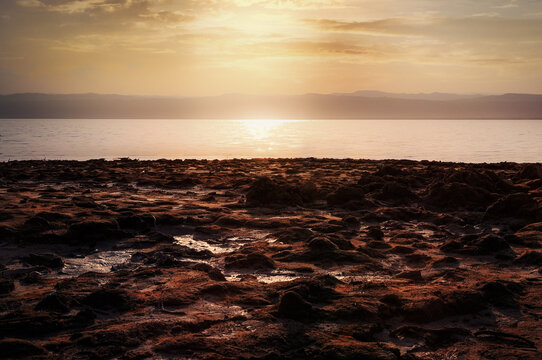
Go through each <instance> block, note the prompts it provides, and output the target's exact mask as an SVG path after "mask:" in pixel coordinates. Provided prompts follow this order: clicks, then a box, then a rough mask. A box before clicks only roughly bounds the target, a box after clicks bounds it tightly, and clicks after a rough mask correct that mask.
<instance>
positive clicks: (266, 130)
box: [240, 120, 296, 140]
mask: <svg viewBox="0 0 542 360" xmlns="http://www.w3.org/2000/svg"><path fill="white" fill-rule="evenodd" d="M240 121H241V122H242V123H243V126H244V128H245V129H246V131H247V132H248V133H249V134H250V136H251V137H252V138H253V139H254V140H267V139H272V137H273V131H274V130H275V129H277V128H278V127H280V126H281V125H282V124H284V123H285V122H291V121H296V120H240Z"/></svg>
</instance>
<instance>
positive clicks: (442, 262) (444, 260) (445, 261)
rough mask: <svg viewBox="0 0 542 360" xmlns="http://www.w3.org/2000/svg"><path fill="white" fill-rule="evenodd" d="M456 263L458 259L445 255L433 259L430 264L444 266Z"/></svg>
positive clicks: (436, 266)
mask: <svg viewBox="0 0 542 360" xmlns="http://www.w3.org/2000/svg"><path fill="white" fill-rule="evenodd" d="M458 265H459V261H458V260H457V259H456V258H454V257H451V256H446V257H444V258H442V259H438V260H435V261H433V264H432V266H433V267H434V268H438V267H446V266H458Z"/></svg>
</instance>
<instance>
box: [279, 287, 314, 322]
mask: <svg viewBox="0 0 542 360" xmlns="http://www.w3.org/2000/svg"><path fill="white" fill-rule="evenodd" d="M312 313H313V310H312V305H311V304H310V303H309V302H307V301H305V300H304V299H303V298H302V297H301V296H300V295H299V294H298V293H296V292H293V291H289V292H287V293H285V294H284V295H282V296H281V297H280V302H279V307H278V316H279V317H283V318H288V319H294V320H303V319H308V318H310V316H311V315H312Z"/></svg>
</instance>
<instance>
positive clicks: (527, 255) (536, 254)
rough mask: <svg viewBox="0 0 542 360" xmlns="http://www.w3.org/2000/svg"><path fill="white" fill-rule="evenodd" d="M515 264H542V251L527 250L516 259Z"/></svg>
mask: <svg viewBox="0 0 542 360" xmlns="http://www.w3.org/2000/svg"><path fill="white" fill-rule="evenodd" d="M514 264H518V265H526V266H542V252H541V251H526V252H524V253H523V254H521V255H520V256H518V257H517V258H516V259H515V260H514Z"/></svg>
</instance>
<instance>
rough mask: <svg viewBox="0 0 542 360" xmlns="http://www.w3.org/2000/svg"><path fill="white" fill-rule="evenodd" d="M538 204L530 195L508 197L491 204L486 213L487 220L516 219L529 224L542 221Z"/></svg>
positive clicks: (519, 194)
mask: <svg viewBox="0 0 542 360" xmlns="http://www.w3.org/2000/svg"><path fill="white" fill-rule="evenodd" d="M541 215H542V214H540V206H539V205H538V202H537V201H536V200H535V199H533V198H532V197H531V196H530V195H528V194H523V193H516V194H510V195H507V196H505V197H503V198H501V199H499V200H497V201H496V202H494V203H493V204H491V205H490V206H489V207H488V208H487V210H486V213H485V218H486V219H495V218H497V219H500V220H502V218H515V219H521V220H523V221H525V222H527V223H529V222H535V221H538V220H541V219H542V217H541Z"/></svg>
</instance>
